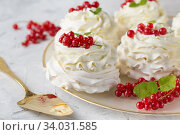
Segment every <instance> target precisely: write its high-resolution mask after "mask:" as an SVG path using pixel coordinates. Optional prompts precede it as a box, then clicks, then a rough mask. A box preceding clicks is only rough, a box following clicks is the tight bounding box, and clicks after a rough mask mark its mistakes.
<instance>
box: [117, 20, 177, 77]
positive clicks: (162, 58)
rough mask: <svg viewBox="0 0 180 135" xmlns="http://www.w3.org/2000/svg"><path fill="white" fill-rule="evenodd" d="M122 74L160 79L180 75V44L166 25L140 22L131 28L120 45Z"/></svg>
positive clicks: (119, 54) (118, 49)
mask: <svg viewBox="0 0 180 135" xmlns="http://www.w3.org/2000/svg"><path fill="white" fill-rule="evenodd" d="M117 52H118V59H119V67H120V73H122V74H126V75H128V76H129V77H131V78H135V79H138V78H140V77H144V78H145V79H147V80H149V79H150V78H151V77H155V78H156V79H159V78H161V77H164V76H167V75H169V74H171V73H173V74H175V75H176V76H178V75H180V59H179V58H180V53H179V52H180V43H179V39H178V38H177V37H175V36H174V31H173V30H171V28H169V27H165V26H164V25H163V24H158V23H155V24H153V23H147V24H143V23H140V24H138V26H134V27H133V28H132V29H131V30H129V31H128V32H127V33H126V34H125V35H124V36H123V37H122V39H121V44H120V45H119V46H118V48H117Z"/></svg>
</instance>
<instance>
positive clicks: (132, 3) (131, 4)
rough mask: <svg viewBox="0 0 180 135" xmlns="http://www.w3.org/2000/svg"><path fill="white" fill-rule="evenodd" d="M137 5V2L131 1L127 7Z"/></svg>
mask: <svg viewBox="0 0 180 135" xmlns="http://www.w3.org/2000/svg"><path fill="white" fill-rule="evenodd" d="M138 6H139V4H137V3H136V2H131V3H130V4H129V7H138Z"/></svg>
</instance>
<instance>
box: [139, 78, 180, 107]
mask: <svg viewBox="0 0 180 135" xmlns="http://www.w3.org/2000/svg"><path fill="white" fill-rule="evenodd" d="M179 96H180V78H178V79H177V82H176V88H175V89H172V90H170V91H168V92H160V91H159V92H157V93H156V94H152V95H151V96H150V97H145V98H143V99H142V101H140V102H137V104H136V107H137V108H138V109H145V110H151V109H152V110H157V109H159V108H163V107H164V105H165V104H167V103H168V102H172V101H173V100H174V98H177V97H179Z"/></svg>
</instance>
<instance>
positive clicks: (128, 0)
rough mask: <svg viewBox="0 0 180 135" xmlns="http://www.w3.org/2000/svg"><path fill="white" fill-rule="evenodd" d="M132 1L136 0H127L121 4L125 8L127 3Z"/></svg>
mask: <svg viewBox="0 0 180 135" xmlns="http://www.w3.org/2000/svg"><path fill="white" fill-rule="evenodd" d="M148 1H155V2H157V0H148ZM131 2H135V1H134V0H126V1H125V2H124V3H122V4H121V8H123V7H124V6H125V5H127V3H131Z"/></svg>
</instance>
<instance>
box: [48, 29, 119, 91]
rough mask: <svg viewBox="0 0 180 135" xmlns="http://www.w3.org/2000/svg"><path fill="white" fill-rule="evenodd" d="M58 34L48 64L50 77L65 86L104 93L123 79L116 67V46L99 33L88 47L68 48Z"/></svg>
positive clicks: (66, 87)
mask: <svg viewBox="0 0 180 135" xmlns="http://www.w3.org/2000/svg"><path fill="white" fill-rule="evenodd" d="M60 33H61V32H59V33H58V34H57V35H56V38H55V43H54V48H55V50H54V54H53V56H52V58H51V59H50V60H49V62H48V63H47V70H46V71H47V72H46V73H47V78H48V79H49V80H50V81H51V82H52V83H53V84H55V85H56V86H58V87H61V88H65V89H74V90H77V91H85V92H87V93H101V92H104V91H108V90H110V89H111V88H112V87H114V86H115V85H116V84H117V83H119V82H120V79H119V70H118V69H117V68H116V64H117V62H116V60H117V53H116V50H115V49H114V47H112V46H111V45H109V43H108V42H106V41H104V40H103V39H102V38H100V37H98V36H94V37H93V38H94V40H95V43H94V45H93V46H91V47H90V48H89V49H85V48H68V47H66V46H63V45H62V44H61V43H60V42H59V41H58V39H59V37H60V35H61V34H60Z"/></svg>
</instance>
